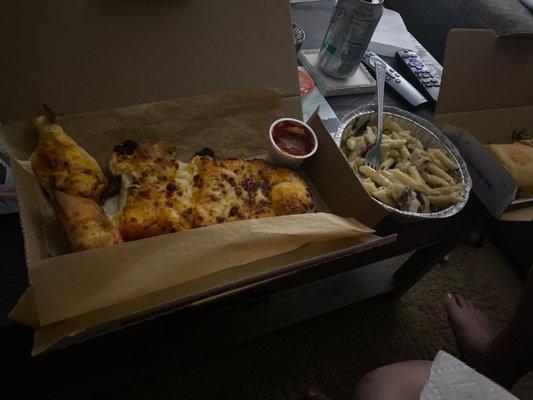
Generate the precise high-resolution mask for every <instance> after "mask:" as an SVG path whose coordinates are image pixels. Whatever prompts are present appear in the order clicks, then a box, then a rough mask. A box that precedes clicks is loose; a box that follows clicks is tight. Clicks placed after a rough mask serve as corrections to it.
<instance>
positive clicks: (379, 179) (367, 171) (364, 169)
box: [359, 165, 392, 187]
mask: <svg viewBox="0 0 533 400" xmlns="http://www.w3.org/2000/svg"><path fill="white" fill-rule="evenodd" d="M359 172H361V173H362V174H363V175H365V176H367V177H369V178H370V179H372V180H373V181H374V182H376V183H377V184H378V185H380V186H385V187H389V186H391V185H392V183H391V181H389V180H388V179H387V178H385V177H384V176H383V175H380V174H379V173H377V172H376V171H374V170H373V169H372V168H370V167H369V166H368V165H361V166H360V167H359Z"/></svg>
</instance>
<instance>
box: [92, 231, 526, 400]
mask: <svg viewBox="0 0 533 400" xmlns="http://www.w3.org/2000/svg"><path fill="white" fill-rule="evenodd" d="M521 285H522V281H521V280H520V279H519V278H518V276H517V274H516V273H515V271H514V270H512V269H511V267H510V266H509V264H508V262H507V260H506V259H505V258H504V257H503V256H502V255H501V254H500V252H499V251H498V250H497V249H496V248H495V246H494V245H493V244H492V243H491V242H490V241H489V242H487V243H486V244H485V245H484V246H483V248H481V249H473V248H470V247H468V246H466V245H463V246H460V247H459V248H458V249H456V250H455V251H454V252H453V253H452V255H451V257H450V260H449V262H447V263H446V264H444V265H439V266H437V267H435V268H434V269H433V270H432V271H431V272H430V273H429V274H428V275H426V277H424V279H423V280H422V281H420V282H419V283H418V284H417V285H416V286H415V287H414V288H413V289H411V290H410V291H409V292H408V293H407V294H406V295H405V296H404V297H403V298H402V299H401V300H399V301H398V302H397V303H396V304H390V303H387V304H379V303H376V302H372V303H371V304H362V305H357V306H351V307H347V308H344V309H342V310H339V311H336V312H333V313H331V314H328V315H325V316H322V317H319V318H315V319H313V320H310V321H307V322H305V323H302V324H299V325H297V326H294V327H292V328H290V329H286V330H284V331H281V332H277V333H274V334H272V335H269V336H267V337H264V338H261V339H259V340H255V341H253V342H250V343H247V344H244V345H242V346H239V347H237V348H234V349H231V350H228V351H225V352H223V353H220V354H217V355H215V356H212V357H210V358H207V359H202V360H199V361H196V362H194V363H192V364H189V365H187V366H185V367H180V368H177V369H174V370H170V371H167V372H165V373H164V374H161V375H158V376H155V377H151V378H148V379H145V380H142V381H139V382H137V383H135V384H133V385H130V386H127V387H124V388H121V389H117V390H114V391H113V392H110V393H106V394H105V395H102V396H100V397H99V398H102V399H148V398H149V399H222V398H224V399H225V398H231V399H241V398H242V399H300V398H301V396H302V393H303V392H304V390H305V388H306V387H308V386H311V385H312V386H315V387H317V388H320V389H322V390H323V391H324V392H326V393H328V394H329V395H331V396H332V398H333V399H336V400H342V399H349V398H350V396H351V393H352V391H353V388H354V386H355V383H356V382H357V380H358V378H360V377H361V376H362V375H364V374H365V373H366V372H368V371H370V370H372V369H373V368H376V367H378V366H381V365H384V364H388V363H392V362H396V361H401V360H408V359H432V358H433V357H434V356H435V354H436V352H437V351H438V349H444V350H446V351H448V352H450V353H451V354H454V355H457V354H458V350H457V347H456V344H455V341H454V338H453V335H452V332H451V331H450V329H449V327H448V324H447V322H446V317H445V314H444V309H443V307H442V304H441V299H442V297H443V295H444V293H445V292H447V291H450V292H460V293H463V294H465V295H467V296H468V297H470V298H471V299H473V300H474V302H475V304H476V305H478V306H479V307H480V308H482V309H483V310H485V311H486V313H487V314H488V315H489V317H490V319H491V321H492V322H493V325H494V327H495V328H496V329H497V328H498V327H502V326H504V325H505V323H506V321H507V320H508V319H509V317H510V316H511V313H512V312H513V309H514V307H515V305H516V303H517V301H518V299H519V295H520V288H521ZM514 393H515V394H516V395H517V396H518V397H519V398H521V399H528V400H533V373H530V374H529V375H528V376H526V377H524V378H523V379H522V380H521V381H520V382H519V383H518V385H516V387H515V388H514Z"/></svg>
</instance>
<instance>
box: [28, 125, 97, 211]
mask: <svg viewBox="0 0 533 400" xmlns="http://www.w3.org/2000/svg"><path fill="white" fill-rule="evenodd" d="M33 124H34V126H35V129H36V130H37V133H38V134H39V142H38V144H37V147H36V149H35V151H34V152H33V154H32V156H31V158H30V161H31V166H32V168H33V172H34V173H35V176H36V177H37V181H38V182H39V183H40V184H41V186H42V187H43V188H44V189H45V190H46V191H47V192H48V193H49V194H52V192H53V191H54V190H59V191H62V192H65V193H67V194H70V195H72V196H80V197H84V198H87V199H92V200H94V201H96V202H99V201H100V197H101V195H102V193H103V192H104V190H105V189H106V188H107V179H106V178H105V176H104V173H103V172H102V169H101V168H100V166H99V165H98V163H97V162H96V160H95V159H94V158H93V157H91V156H90V155H89V154H88V153H87V152H86V151H85V150H83V149H82V148H81V147H80V146H79V145H78V144H77V143H76V142H75V141H74V140H73V139H72V138H70V137H69V136H68V135H67V134H66V133H65V132H64V131H63V129H62V128H61V126H59V125H58V124H56V123H54V121H52V119H51V118H50V117H49V116H48V115H41V116H40V117H37V118H36V119H35V120H34V121H33Z"/></svg>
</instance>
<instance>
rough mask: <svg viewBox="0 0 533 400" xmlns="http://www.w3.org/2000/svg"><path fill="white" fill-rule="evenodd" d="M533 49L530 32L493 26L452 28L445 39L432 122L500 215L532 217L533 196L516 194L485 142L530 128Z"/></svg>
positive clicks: (532, 130) (485, 201) (482, 197)
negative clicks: (505, 31)
mask: <svg viewBox="0 0 533 400" xmlns="http://www.w3.org/2000/svg"><path fill="white" fill-rule="evenodd" d="M531 49H533V34H526V33H524V34H520V35H508V36H501V37H498V36H496V35H495V33H494V31H492V30H473V29H453V30H451V31H450V33H449V34H448V38H447V42H446V52H445V55H444V72H443V76H442V85H441V90H440V94H439V100H438V103H437V108H436V115H435V124H436V126H437V127H439V128H440V129H441V130H442V131H443V132H444V133H446V134H447V135H448V136H449V137H450V139H451V140H452V141H453V142H454V143H455V145H456V146H457V148H458V149H459V150H460V152H461V154H462V156H463V158H464V160H465V162H466V163H467V165H468V167H469V171H470V176H471V177H472V180H473V183H474V186H473V191H474V193H475V194H476V195H477V196H478V197H479V199H480V200H481V201H482V202H483V204H484V205H485V206H486V208H487V209H488V210H489V212H490V213H491V214H492V215H493V216H494V217H496V218H499V219H502V220H515V221H532V220H533V199H516V198H515V197H516V191H517V184H516V182H515V181H514V180H513V178H512V177H511V176H510V175H509V174H508V173H507V171H506V170H505V169H504V168H503V167H502V166H501V165H500V164H499V163H498V162H497V161H496V159H495V158H494V157H493V156H492V155H491V154H490V153H488V152H487V151H486V150H485V147H484V145H485V144H487V143H510V142H511V138H512V136H513V135H514V134H516V133H517V132H520V131H523V132H529V134H530V135H531V134H533V91H532V90H531V88H532V87H533V74H531V71H532V70H533V52H532V51H531ZM517 210H519V211H517Z"/></svg>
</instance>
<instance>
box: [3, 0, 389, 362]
mask: <svg viewBox="0 0 533 400" xmlns="http://www.w3.org/2000/svg"><path fill="white" fill-rule="evenodd" d="M30 3H33V2H30ZM82 3H87V4H85V8H84V7H82V6H81V5H80V3H79V2H78V3H77V5H75V4H67V5H63V6H62V8H61V11H60V14H61V15H60V17H61V18H62V21H64V22H63V23H64V24H67V25H70V24H73V25H75V26H76V35H74V36H75V37H76V41H73V39H72V36H71V35H64V34H63V33H62V32H64V31H63V30H56V28H55V26H54V24H51V21H53V20H56V19H57V18H58V16H50V18H51V20H50V19H47V18H43V14H46V13H49V10H50V9H53V7H50V4H48V9H42V10H40V11H42V12H41V13H39V10H38V9H35V8H33V9H32V8H31V7H29V6H26V5H21V6H20V7H21V8H23V9H24V8H25V7H29V8H28V9H26V10H25V11H26V12H27V17H28V19H27V21H26V22H27V24H30V25H28V26H32V30H36V31H41V30H42V33H43V35H44V36H45V37H42V38H41V39H42V40H40V43H39V48H36V45H35V44H33V43H32V39H31V35H27V34H24V33H23V34H21V35H19V36H16V37H17V41H15V42H16V43H17V46H18V47H17V48H24V46H29V49H28V50H27V51H26V52H24V54H19V55H18V56H17V57H15V58H14V59H11V63H12V68H13V71H12V72H10V74H11V75H10V76H9V75H8V76H7V78H6V77H5V76H3V77H2V78H0V79H3V80H4V79H5V80H6V82H5V83H6V86H5V87H6V88H7V94H8V95H9V96H11V99H10V100H11V101H4V98H2V103H1V104H0V110H1V111H0V112H1V113H2V115H1V119H2V121H3V122H6V121H7V122H11V121H15V120H20V119H24V118H29V117H33V116H35V115H36V114H37V113H38V112H39V111H38V109H37V106H36V104H39V103H40V102H41V101H45V102H49V103H50V105H51V106H53V107H54V108H55V109H56V110H57V111H58V112H59V113H63V112H64V113H66V114H68V115H67V116H65V117H62V118H60V123H61V124H62V125H63V126H64V128H65V130H66V132H67V133H69V134H70V135H71V136H73V137H74V138H75V139H76V140H77V141H78V142H79V143H80V144H81V145H82V146H83V147H84V148H86V150H88V151H89V153H91V154H92V155H93V156H95V158H96V159H97V161H98V162H100V163H101V165H103V166H105V165H106V164H107V162H108V159H109V156H110V154H111V150H112V147H113V145H114V144H116V143H117V141H119V140H122V139H128V138H130V139H136V140H139V141H151V140H155V139H165V138H166V139H171V140H174V141H175V142H176V144H177V146H178V151H179V154H180V157H182V158H183V159H184V160H186V157H190V156H192V154H193V153H194V152H195V151H197V150H199V149H201V148H203V147H205V146H211V147H212V148H213V149H214V150H215V151H216V152H217V153H218V154H219V155H220V156H221V157H230V156H233V157H254V156H259V155H263V154H266V151H267V147H268V126H269V124H270V123H271V122H272V121H274V120H275V119H277V118H279V117H280V116H281V115H283V116H289V117H296V118H298V117H300V116H301V109H300V99H299V92H298V79H297V68H296V61H295V55H294V50H293V43H292V30H291V24H290V10H289V5H288V3H287V2H286V1H283V0H277V1H273V2H263V3H254V5H253V6H251V5H250V4H249V3H248V2H245V1H233V2H231V3H226V2H208V1H207V0H198V1H194V2H173V3H172V2H171V3H169V2H162V3H158V2H155V3H150V4H151V5H150V7H149V8H147V7H146V6H144V5H143V4H141V3H132V4H130V3H128V4H127V5H126V4H122V3H120V4H118V3H116V4H115V3H113V4H107V3H94V2H82ZM33 6H34V7H37V8H39V7H41V6H40V5H38V4H33ZM125 8H127V12H125V11H126V10H125ZM20 15H24V13H23V12H21V14H20ZM37 15H39V18H37V17H36V16H37ZM259 16H260V18H259ZM258 18H259V19H258ZM15 20H16V19H15ZM45 21H46V23H45ZM139 21H141V22H142V23H141V26H139ZM197 21H201V23H200V24H198V23H197ZM257 21H259V23H260V24H262V28H263V29H257V23H258V22H257ZM7 22H8V25H7V28H8V29H12V30H13V31H17V32H19V30H20V28H19V26H18V25H17V24H16V21H15V22H9V21H7ZM104 22H105V23H104ZM50 24H51V25H52V28H51V29H47V28H48V27H49V26H50ZM92 26H98V27H99V28H100V29H101V30H102V32H98V35H96V36H95V32H94V31H93V30H92V28H91V27H92ZM152 29H153V30H155V32H153V31H152ZM19 33H20V32H19ZM247 33H249V35H248V34H247ZM104 34H105V35H107V36H106V37H107V39H108V40H106V41H102V40H100V39H101V36H100V35H104ZM110 38H111V39H112V40H111V39H110ZM156 39H157V40H156ZM120 43H129V45H128V46H120ZM132 43H133V44H132ZM10 46H11V44H10ZM58 48H61V49H63V50H62V51H68V52H70V55H71V58H69V60H71V63H66V62H65V60H64V56H63V53H62V54H60V55H56V56H54V54H55V53H54V51H56V50H57V49H58ZM32 49H34V50H35V51H34V52H33V53H32V51H31V50H32ZM65 49H67V50H65ZM12 50H13V49H12ZM27 54H32V57H33V59H31V60H30V58H29V57H27ZM87 54H92V55H93V56H94V55H95V54H96V55H97V57H95V59H94V60H92V61H93V63H92V64H91V65H89V64H88V63H87V62H88V61H89V60H87ZM186 55H188V56H186ZM193 55H194V56H193ZM102 57H104V58H105V61H102ZM132 61H133V62H132ZM136 62H137V63H136ZM40 63H41V64H42V65H45V66H46V67H47V74H46V79H45V80H43V79H36V80H34V81H32V83H31V84H30V83H29V82H28V77H27V76H26V75H24V74H21V70H20V69H17V65H18V66H26V67H27V65H31V66H32V67H33V66H35V65H39V64H40ZM131 68H132V69H133V70H134V71H133V72H132V71H131V70H130V69H131ZM7 81H9V82H7ZM3 83H4V81H3V82H2V84H3ZM265 86H269V87H273V88H276V90H272V89H242V88H246V87H265ZM17 89H18V91H17ZM228 89H241V90H237V91H232V92H223V91H224V90H228ZM205 93H213V94H211V95H205V96H195V97H188V96H191V95H198V94H205ZM9 96H7V97H8V98H9ZM168 99H175V100H168ZM51 100H52V101H51ZM154 100H164V101H162V102H156V103H150V102H151V101H154ZM131 104H137V105H133V106H132V105H131ZM118 106H120V107H121V108H111V107H118ZM124 106H125V107H124ZM105 108H107V110H104V111H97V112H89V113H84V114H75V113H78V112H85V111H90V110H95V109H105ZM309 124H310V126H311V127H312V128H313V130H314V131H315V133H316V134H317V139H318V142H319V149H318V151H317V153H316V154H315V156H314V157H312V158H311V159H309V160H307V161H306V163H305V164H304V166H303V173H304V174H305V175H306V177H307V179H308V180H309V182H311V183H312V186H313V187H314V191H315V193H314V194H315V197H316V198H317V200H319V203H320V204H321V206H320V207H321V209H323V210H328V211H329V212H330V213H332V214H328V213H317V214H307V215H300V216H286V217H275V218H268V219H264V220H255V221H240V222H234V223H227V224H221V225H217V226H214V227H208V228H201V229H195V230H191V231H187V232H178V233H174V234H169V235H163V236H158V237H154V238H148V239H143V240H138V241H134V242H129V243H124V244H121V245H118V246H113V247H108V248H101V249H95V250H90V251H85V252H78V253H71V254H65V251H66V250H65V243H66V242H65V239H66V238H65V236H64V232H62V230H61V228H60V227H59V225H58V224H57V220H56V219H55V216H54V214H53V213H52V212H51V209H50V208H49V204H48V202H47V199H46V196H45V195H44V194H43V191H42V189H41V188H40V187H39V186H38V184H37V183H36V181H35V179H34V176H33V175H32V173H31V169H29V168H28V166H27V165H25V163H24V160H27V159H28V157H29V156H30V154H31V152H32V150H33V148H34V146H35V143H36V136H35V134H34V132H33V129H32V127H31V124H30V123H29V122H27V121H26V122H20V123H14V124H8V125H5V126H3V127H2V128H1V131H2V132H3V133H4V134H5V135H6V141H7V148H8V151H9V152H10V154H11V156H12V158H13V159H15V160H17V161H14V163H13V171H14V175H15V178H16V183H17V190H18V195H19V202H20V210H21V212H20V213H21V222H22V228H23V232H24V240H25V247H26V259H27V267H28V276H29V281H30V287H29V288H28V290H27V291H26V292H25V293H24V295H23V296H22V298H21V299H20V301H19V304H18V305H17V307H16V308H15V309H14V310H13V312H12V314H11V316H12V317H13V318H15V319H16V320H18V321H20V322H21V323H24V324H26V325H29V326H31V327H33V328H35V330H36V332H35V341H34V348H33V354H39V353H41V352H43V351H46V350H49V349H57V348H60V347H64V346H67V345H69V344H72V343H76V342H79V341H82V340H85V339H87V338H89V337H92V336H95V335H101V334H103V333H106V332H109V331H112V330H116V329H120V328H122V327H124V326H127V325H130V324H134V323H138V322H140V321H142V320H146V319H150V318H154V317H156V316H158V315H161V314H164V313H168V312H171V311H173V310H175V309H178V308H180V307H183V306H185V305H190V304H192V303H194V302H198V301H205V300H206V299H213V298H215V297H216V296H220V295H222V294H225V293H229V292H231V291H235V290H243V289H245V288H247V287H249V286H252V285H256V284H260V283H261V282H265V281H267V280H271V279H275V278H278V277H281V276H283V275H286V274H288V273H294V272H297V271H299V270H301V269H303V268H308V267H311V266H315V265H317V264H320V263H323V262H327V261H328V260H331V259H334V258H338V257H344V256H347V255H350V254H354V253H357V252H360V251H363V250H365V249H368V248H371V247H375V246H379V245H383V244H386V243H390V242H391V241H393V240H394V238H395V237H394V235H393V236H388V237H385V238H380V237H378V236H375V235H373V234H372V231H371V230H370V229H369V228H367V227H366V226H364V225H362V224H361V223H359V222H357V221H356V220H354V219H353V218H349V217H355V218H357V219H358V220H359V221H360V222H363V223H365V224H366V225H368V226H374V225H375V224H376V223H377V222H378V221H379V220H380V219H382V218H383V217H384V216H385V215H386V211H385V210H384V209H382V208H380V207H379V206H378V205H377V204H376V203H375V202H373V201H372V200H370V199H369V197H368V196H367V195H366V192H364V190H363V189H362V187H361V185H360V183H359V182H358V181H357V179H356V178H355V176H354V174H353V172H352V171H351V169H350V167H349V165H348V164H347V163H346V161H345V159H344V157H343V156H342V155H341V154H340V151H339V149H338V148H337V146H336V144H335V143H334V141H333V139H332V138H331V137H330V136H329V134H328V132H327V130H326V129H325V128H324V126H323V125H322V123H321V121H320V119H319V118H318V117H317V116H316V115H315V116H314V117H313V118H311V120H310V121H309ZM220 237H224V238H226V239H225V240H220V239H218V240H216V238H220ZM229 238H231V240H230V239H229ZM258 242H259V243H258Z"/></svg>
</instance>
